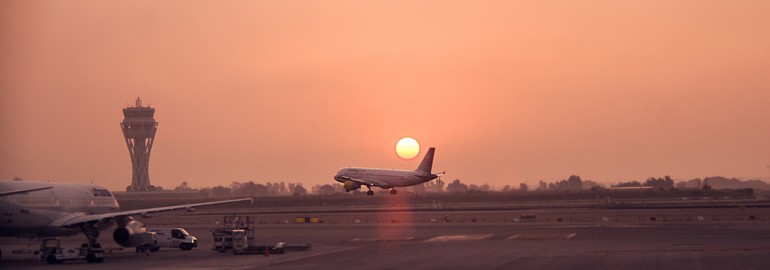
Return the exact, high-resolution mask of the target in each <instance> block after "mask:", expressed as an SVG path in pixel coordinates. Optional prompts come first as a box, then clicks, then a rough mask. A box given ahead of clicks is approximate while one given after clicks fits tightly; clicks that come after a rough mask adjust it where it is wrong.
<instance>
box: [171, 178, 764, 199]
mask: <svg viewBox="0 0 770 270" xmlns="http://www.w3.org/2000/svg"><path fill="white" fill-rule="evenodd" d="M616 187H617V188H634V187H639V188H641V187H645V188H651V189H653V190H657V191H670V190H685V189H704V190H707V189H712V188H713V189H742V188H752V189H758V190H770V185H768V184H767V183H765V182H763V181H761V180H745V181H744V180H740V179H737V178H726V177H721V176H715V177H706V178H703V179H700V178H696V179H691V180H687V181H679V182H676V181H674V180H673V179H672V178H671V177H670V176H664V177H657V178H656V177H650V178H647V179H646V180H644V181H636V180H632V181H626V182H618V183H616V184H613V185H610V187H605V186H604V185H602V184H599V183H597V182H595V181H592V180H583V179H582V178H580V176H577V175H571V176H570V177H568V178H566V179H562V180H558V181H553V182H545V181H543V180H540V181H539V182H538V184H537V187H535V188H534V190H530V188H529V186H528V185H527V184H526V183H520V184H519V185H518V187H517V188H516V187H514V186H511V185H505V186H503V187H502V188H501V189H494V188H492V187H491V186H490V185H488V184H481V185H478V184H466V183H463V182H462V181H461V180H460V179H454V180H453V181H451V182H449V183H446V182H444V180H443V179H440V178H439V179H436V180H433V181H429V182H425V183H422V184H419V185H415V186H410V187H407V188H406V190H407V191H408V192H413V193H454V194H463V193H483V192H528V191H535V192H538V191H575V192H576V191H585V190H588V191H601V190H606V189H611V188H616ZM174 190H175V191H186V192H194V191H197V192H201V193H206V194H208V195H209V196H211V197H244V196H250V197H257V196H302V195H308V194H317V195H332V194H339V193H346V192H345V188H344V187H343V185H342V184H340V183H328V184H318V185H314V186H312V187H311V188H310V189H309V190H308V189H307V188H305V187H304V186H303V184H302V183H284V182H275V183H272V182H267V183H264V184H263V183H257V182H254V181H248V182H237V181H234V182H232V183H231V184H230V185H229V186H222V185H218V186H214V187H204V188H193V187H190V185H189V183H188V182H187V181H183V182H182V183H181V184H179V186H177V187H175V188H174ZM366 190H367V189H366V188H365V187H362V188H361V189H359V190H354V191H351V192H352V193H360V192H365V191H366ZM373 190H379V188H373Z"/></svg>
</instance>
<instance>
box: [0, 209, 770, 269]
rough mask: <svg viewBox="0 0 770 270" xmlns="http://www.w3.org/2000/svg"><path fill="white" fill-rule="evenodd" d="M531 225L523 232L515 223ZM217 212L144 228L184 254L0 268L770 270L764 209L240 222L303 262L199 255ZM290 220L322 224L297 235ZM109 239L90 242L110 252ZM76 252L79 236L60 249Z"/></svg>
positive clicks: (260, 217) (8, 261)
mask: <svg viewBox="0 0 770 270" xmlns="http://www.w3.org/2000/svg"><path fill="white" fill-rule="evenodd" d="M523 214H531V215H535V217H536V218H535V219H534V221H529V220H522V219H521V215H523ZM222 215H223V213H221V212H218V213H180V214H178V215H177V216H173V215H162V216H156V217H153V218H149V219H143V221H144V222H145V223H146V224H147V225H148V226H149V227H184V228H186V229H187V230H188V231H190V233H191V234H193V235H195V236H197V237H198V238H199V241H200V246H199V247H198V248H196V249H193V250H192V251H181V250H178V249H161V250H160V251H159V252H155V253H151V254H149V255H148V254H145V253H136V252H135V251H134V250H133V249H124V250H118V251H114V252H113V253H111V254H107V255H106V256H105V261H104V262H103V263H101V264H89V263H86V262H85V261H68V262H65V263H64V264H63V265H47V264H46V263H45V262H44V261H39V260H37V258H36V257H35V256H34V255H30V254H12V253H11V250H12V249H25V248H27V249H29V248H35V247H36V246H37V245H38V244H37V242H30V241H28V240H27V239H14V238H4V239H2V240H0V247H2V251H3V259H2V261H0V268H1V269H54V268H55V269H105V268H107V269H257V268H259V269H263V268H268V269H345V268H350V269H362V268H366V269H770V257H769V256H767V255H768V254H769V253H770V229H768V226H769V225H770V220H768V219H769V218H770V209H766V208H761V209H740V208H727V209H634V210H601V209H548V210H523V211H447V212H372V213H365V212H364V213H346V212H344V211H340V212H336V213H323V214H320V215H314V214H313V213H306V214H296V213H292V214H280V213H271V214H251V216H253V217H254V219H255V220H256V221H257V224H255V227H256V238H257V242H258V244H275V243H277V242H281V241H282V242H286V243H289V244H305V243H310V244H311V245H312V246H313V247H312V249H311V250H310V251H287V253H286V254H280V255H279V254H271V255H269V256H265V255H262V254H258V255H238V256H236V255H232V254H230V253H218V252H215V251H212V250H210V248H211V246H212V238H211V235H210V232H209V230H210V229H212V228H214V227H216V226H218V225H217V222H218V221H221V220H222V218H223V216H222ZM297 217H317V218H318V219H319V220H320V221H321V222H322V223H312V224H308V223H305V224H297V223H295V219H296V218H297ZM110 236H111V231H104V232H102V236H101V237H100V242H101V243H102V245H103V246H105V247H116V244H114V243H113V242H112V240H111V239H110ZM63 240H64V243H65V247H77V246H79V244H80V243H81V242H84V240H85V237H84V236H82V235H79V236H74V237H67V238H64V239H63Z"/></svg>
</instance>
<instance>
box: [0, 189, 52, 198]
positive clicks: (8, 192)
mask: <svg viewBox="0 0 770 270" xmlns="http://www.w3.org/2000/svg"><path fill="white" fill-rule="evenodd" d="M49 188H53V187H41V188H28V189H18V190H11V191H3V192H0V197H3V196H8V195H13V194H19V193H27V192H32V191H38V190H44V189H49Z"/></svg>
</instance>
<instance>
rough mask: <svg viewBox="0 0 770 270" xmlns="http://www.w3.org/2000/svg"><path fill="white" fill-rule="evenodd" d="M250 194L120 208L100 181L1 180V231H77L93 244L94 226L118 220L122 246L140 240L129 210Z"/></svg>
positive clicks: (34, 234) (42, 234)
mask: <svg viewBox="0 0 770 270" xmlns="http://www.w3.org/2000/svg"><path fill="white" fill-rule="evenodd" d="M249 200H251V199H248V198H245V199H234V200H225V201H215V202H205V203H193V204H184V205H175V206H166V207H155V208H147V209H139V210H131V211H120V205H119V204H118V201H117V200H115V197H113V196H112V193H111V192H110V191H109V190H107V189H106V188H103V187H100V186H96V185H89V184H74V183H49V182H32V181H0V213H2V216H1V217H0V218H2V220H0V237H30V238H46V237H60V236H71V235H76V234H78V233H80V232H82V233H83V234H85V235H86V238H88V247H89V250H98V249H100V248H101V245H100V244H99V243H97V238H98V237H99V232H100V231H101V230H105V229H107V228H108V227H110V226H111V225H113V223H117V225H118V226H117V228H116V229H115V231H113V233H112V238H113V239H114V240H115V242H117V243H118V244H119V245H121V246H123V247H136V246H138V245H140V244H141V243H140V242H141V235H142V234H143V233H145V232H146V231H147V229H146V228H145V227H144V224H142V223H141V222H139V221H138V220H135V219H134V218H133V217H132V216H138V215H142V216H149V214H151V213H157V212H164V211H171V210H178V209H188V210H191V209H193V208H194V207H199V206H208V205H217V204H225V203H234V202H242V201H249ZM0 254H2V252H1V251H0ZM99 261H100V260H99ZM99 261H95V260H89V262H99Z"/></svg>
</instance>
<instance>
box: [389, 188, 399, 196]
mask: <svg viewBox="0 0 770 270" xmlns="http://www.w3.org/2000/svg"><path fill="white" fill-rule="evenodd" d="M396 193H398V191H396V189H395V188H392V189H390V195H396Z"/></svg>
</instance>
